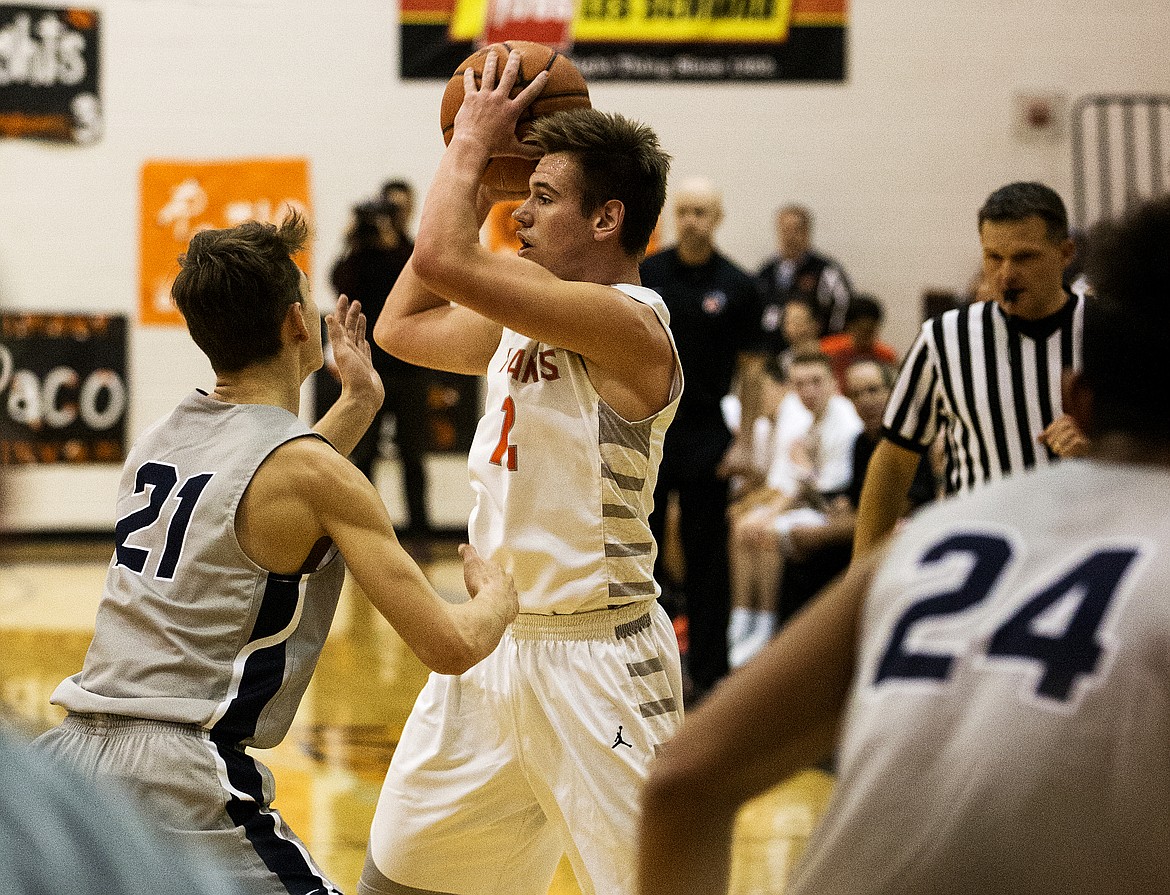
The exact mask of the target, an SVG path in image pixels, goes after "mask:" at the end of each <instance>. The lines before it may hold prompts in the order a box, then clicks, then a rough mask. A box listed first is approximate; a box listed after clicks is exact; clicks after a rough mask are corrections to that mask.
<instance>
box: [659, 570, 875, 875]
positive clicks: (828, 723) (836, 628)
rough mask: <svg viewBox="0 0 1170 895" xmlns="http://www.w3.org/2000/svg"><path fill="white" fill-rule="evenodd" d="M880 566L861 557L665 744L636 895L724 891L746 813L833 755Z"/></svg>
mask: <svg viewBox="0 0 1170 895" xmlns="http://www.w3.org/2000/svg"><path fill="white" fill-rule="evenodd" d="M879 559H880V555H879V554H878V553H877V552H875V553H872V554H870V555H869V556H867V557H864V558H863V559H862V560H861V561H859V562H858V563H857V564H856V565H855V566H853V567H852V568H851V569H850V570H849V572H848V573H847V574H846V575H845V577H844V578H842V579H839V580H838V581H837V582H835V583H834V584H833V585H831V586H830V587H829V588H828V589H827V590H825V591H824V592H823V593H822V594H821V596H820V597H818V598H817V599H816V600H815V601H814V602H813V603H812V604H810V606H809V607H808V609H806V610H805V611H804V612H802V613H801V614H799V615H798V616H797V617H796V618H795V619H793V620H792V622H791V623H790V624H789V625H788V626H787V627H786V628H784V630H783V631H782V632H781V633H780V634H779V635H778V636H777V637H775V638H774V639H773V640H772V642H771V643H770V644H769V645H768V646H767V647H766V648H765V649H764V651H763V652H761V653H760V655H759V656H758V657H757V658H756V659H754V660H753V661H751V662H749V663H748V664H747V665H745V666H744V667H743V668H742V669H741V670H739V671H737V672H735V673H734V674H733V675H731V676H730V677H728V678H727V679H726V680H725V681H724V682H723V683H722V684H721V685H720V686H719V687H718V688H716V690H715V691H714V693H712V695H711V696H710V697H709V698H708V699H707V700H706V701H705V702H704V703H703V704H702V705H701V706H700V707H699V708H698V709H697V710H696V711H695V712H694V714H693V715H691V716H689V717H688V718H687V720H686V722H685V723H684V724H683V727H682V730H681V731H680V732H679V733H678V735H677V736H676V737H675V738H674V739H673V740H671V741H670V742H668V743H667V744H666V746H664V747H663V750H662V753H661V754H660V756H659V757H658V758H657V759H656V760H655V763H654V764H653V766H652V769H651V774H650V780H649V783H648V784H647V786H646V790H645V793H644V795H643V815H642V829H641V839H640V843H639V855H638V863H639V888H638V892H639V895H718V893H724V892H726V891H727V884H728V866H729V862H730V853H731V834H732V828H733V825H734V822H735V818H736V814H737V813H738V811H739V808H740V807H741V806H742V805H743V804H744V803H745V802H747V801H748V800H749V799H751V798H753V797H754V796H756V795H758V794H760V793H761V792H763V791H764V790H766V789H767V788H768V787H770V786H772V785H774V784H776V783H779V782H780V781H781V780H783V779H784V778H786V777H787V776H789V775H790V774H792V773H793V772H795V771H797V770H800V769H801V768H803V767H806V766H808V765H809V764H812V763H813V762H815V761H817V760H818V759H821V758H823V757H824V756H825V755H827V754H828V753H829V751H830V749H831V748H832V745H833V741H834V738H835V735H836V728H837V723H838V720H839V717H840V713H841V709H842V707H843V706H844V704H845V699H846V697H847V694H848V691H849V685H850V682H851V680H852V675H853V661H854V647H855V641H856V628H857V623H858V612H859V607H860V606H861V603H862V600H863V598H864V596H865V593H866V591H867V590H868V587H869V580H870V577H871V574H872V570H873V568H874V567H875V565H876V563H877V562H878V561H879Z"/></svg>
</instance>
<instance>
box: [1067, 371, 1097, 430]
mask: <svg viewBox="0 0 1170 895" xmlns="http://www.w3.org/2000/svg"><path fill="white" fill-rule="evenodd" d="M1060 388H1061V391H1062V393H1063V396H1062V399H1063V402H1064V409H1065V412H1066V413H1068V415H1069V416H1071V417H1072V418H1073V419H1074V420H1076V423H1077V426H1079V427H1080V430H1081V431H1082V432H1084V433H1085V434H1086V435H1089V434H1091V433H1092V432H1093V403H1094V397H1095V396H1094V395H1093V390H1092V389H1091V388H1089V384H1088V383H1087V382H1086V381H1085V377H1084V376H1083V375H1082V374H1081V373H1080V372H1079V371H1077V370H1065V371H1064V373H1063V375H1062V376H1061V379H1060Z"/></svg>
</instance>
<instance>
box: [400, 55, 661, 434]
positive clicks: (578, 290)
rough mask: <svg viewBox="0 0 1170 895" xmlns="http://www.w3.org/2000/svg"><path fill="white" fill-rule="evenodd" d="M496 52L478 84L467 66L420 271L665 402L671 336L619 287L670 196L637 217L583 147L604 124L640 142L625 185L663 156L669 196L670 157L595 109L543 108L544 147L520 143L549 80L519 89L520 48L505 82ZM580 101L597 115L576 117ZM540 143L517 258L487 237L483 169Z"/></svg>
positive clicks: (538, 127)
mask: <svg viewBox="0 0 1170 895" xmlns="http://www.w3.org/2000/svg"><path fill="white" fill-rule="evenodd" d="M494 60H495V57H494V56H491V57H489V58H488V60H487V62H485V64H484V71H483V80H482V83H481V85H480V86H479V87H477V86H476V84H475V80H474V76H473V75H468V78H467V81H466V84H465V89H466V95H465V97H464V101H463V105H462V106H461V107H460V110H459V113H458V115H457V116H456V118H455V126H454V136H453V137H452V140H451V143H450V145H449V147H448V149H447V151H446V153H444V156H443V159H442V161H441V162H440V165H439V171H438V173H437V175H436V178H435V185H434V186H433V187H432V188H431V190H430V192H429V194H428V196H427V200H426V204H425V205H424V208H423V215H422V222H421V225H420V228H419V235H418V241H417V243H416V249H415V257H414V270H415V273H416V274H417V275H418V276H419V278H420V279H421V280H422V281H423V282H424V283H425V284H426V286H427V287H429V288H430V289H431V290H432V291H433V292H434V293H435V294H437V295H439V296H442V297H443V298H445V299H449V300H451V301H453V302H457V303H458V304H460V305H462V306H463V307H465V308H469V309H471V310H474V311H476V312H478V313H479V314H481V315H483V316H484V317H487V318H490V319H492V320H494V321H496V322H497V323H499V324H500V325H502V326H504V327H507V328H508V329H512V330H515V331H517V332H520V333H523V334H524V335H526V336H529V337H530V338H533V339H538V340H540V341H542V342H545V343H547V344H550V345H555V346H557V347H561V348H566V349H568V350H570V351H574V352H576V353H578V354H581V355H582V356H583V357H585V358H586V359H587V360H589V361H590V362H591V363H592V366H591V371H596V372H599V373H600V374H602V376H603V377H611V378H613V379H615V380H617V381H618V382H620V383H622V385H623V387H624V388H625V389H626V390H627V391H631V392H633V393H634V394H635V395H637V399H636V400H634V401H633V402H632V403H633V405H634V406H635V408H637V409H638V410H640V411H643V412H653V411H655V410H657V409H660V408H661V407H662V406H663V405H664V404H665V403H666V401H667V400H668V395H669V391H670V384H671V380H672V377H673V373H674V356H673V352H672V350H671V346H670V342H669V339H668V337H667V335H666V333H665V331H664V329H663V327H662V325H661V323H660V322H659V321H658V319H657V317H656V316H655V314H654V312H653V311H652V310H651V309H650V308H649V307H647V306H646V305H645V304H643V303H641V302H637V301H634V300H632V299H630V298H629V297H628V296H627V295H625V294H624V293H622V292H620V291H618V290H615V289H612V288H610V286H611V284H617V283H629V284H637V283H638V269H637V263H638V258H639V257H640V254H641V252H642V251H643V249H644V248H645V243H646V241H647V240H648V238H649V234H650V232H651V230H652V229H653V224H654V220H656V218H657V210H658V209H660V208H661V198H659V199H658V201H657V206H656V208H655V212H654V216H653V218H654V219H652V220H649V222H648V223H647V221H645V220H642V218H646V217H648V215H647V214H644V213H641V214H639V215H638V218H639V219H638V220H632V217H633V215H632V214H631V212H630V209H629V208H628V207H627V206H628V205H629V204H630V203H629V202H626V201H623V200H622V199H621V198H610V197H608V196H604V195H600V194H599V195H592V194H591V193H592V192H595V191H590V192H587V188H586V182H587V178H586V177H585V173H584V171H583V168H582V164H583V162H582V158H583V157H584V155H585V153H584V152H583V151H577V150H576V148H575V147H576V145H577V143H580V142H587V141H588V140H589V139H590V136H591V135H590V134H589V133H587V132H588V131H589V130H590V129H597V128H604V129H606V132H605V134H604V140H605V142H606V143H607V144H612V142H613V139H614V136H615V134H616V135H617V137H618V139H622V140H625V141H626V142H627V143H628V144H630V147H631V149H630V151H629V152H619V153H618V154H617V155H618V156H619V157H620V156H623V155H625V156H629V157H630V164H632V166H633V168H634V170H631V171H627V172H625V173H624V180H625V181H627V183H626V186H627V187H629V186H630V184H629V182H630V181H635V180H639V179H640V178H639V176H638V172H637V170H636V169H637V166H638V165H640V164H647V163H648V164H658V165H660V166H661V168H662V170H660V171H658V172H657V173H658V174H659V175H661V176H659V177H658V178H657V181H658V182H661V183H662V192H663V197H662V198H664V194H665V165H666V164H667V162H666V159H665V156H663V155H662V154H661V152H660V151H659V150H658V146H657V141H656V140H655V139H654V138H653V134H652V133H650V132H649V130H648V129H644V128H640V126H638V125H636V124H634V123H633V122H628V121H625V120H624V119H619V118H618V117H617V116H605V115H603V114H602V113H598V112H593V110H574V112H566V113H561V114H560V115H553V116H547V117H541V118H538V119H536V121H535V122H534V123H533V125H532V137H531V139H532V140H533V141H535V143H536V144H538V145H540V146H541V148H538V149H535V150H534V148H533V147H532V146H529V147H527V148H525V147H523V146H521V145H520V144H519V143H518V142H517V140H516V134H515V131H516V124H517V121H518V120H519V116H520V115H521V113H522V112H523V110H524V108H525V107H526V106H527V104H528V103H529V102H531V100H532V99H533V98H534V97H535V96H536V95H537V93H538V92H539V89H540V88H541V87H542V86H543V83H544V79H543V77H542V76H537V77H536V78H535V79H534V80H533V81H532V83H531V84H529V86H528V87H526V88H525V89H524V90H522V91H521V92H520V93H519V94H518V95H517V96H516V97H514V98H513V97H512V96H511V92H512V88H513V87H514V85H515V82H516V77H517V72H518V70H519V57H518V56H517V55H516V54H515V53H513V54H512V55H511V57H510V58H509V61H508V63H507V65H506V66H505V67H504V70H503V73H502V74H501V75H500V78H499V82H498V84H497V81H496V70H495V67H496V63H495V61H494ZM577 111H588V112H592V113H593V115H592V117H585V116H581V115H577V116H576V117H573V116H574V114H575V112H577ZM554 121H557V122H558V125H554V124H553V122H554ZM560 125H563V127H560ZM557 128H559V130H560V131H561V132H559V133H558V140H557V141H556V145H553V141H550V140H546V139H544V135H545V134H546V132H547V131H548V130H549V129H557ZM581 131H585V132H586V133H581ZM565 132H567V133H565ZM560 138H564V139H560ZM651 144H652V145H651ZM534 151H535V152H537V153H538V154H539V153H540V152H542V151H543V155H542V157H541V160H540V162H539V164H538V165H537V167H536V171H535V172H534V173H533V175H532V178H531V182H530V185H531V192H530V195H529V197H528V199H527V200H526V201H525V203H524V204H523V205H522V206H521V208H520V209H518V210H517V211H516V212H514V214H513V217H515V219H516V220H517V222H518V223H519V224H520V230H519V233H518V236H519V239H520V243H521V249H520V252H519V257H516V256H507V255H502V254H498V253H493V252H490V251H489V250H487V249H486V248H484V247H483V246H482V245H481V244H480V240H479V220H478V215H477V201H476V200H477V197H478V194H479V189H480V183H481V180H482V176H483V173H484V171H485V169H486V168H487V165H488V163H489V161H490V160H491V158H492V157H493V156H499V155H508V154H511V155H518V154H520V153H524V152H526V153H528V154H532V153H533V152H534ZM647 159H650V160H651V161H649V162H647ZM646 179H648V180H654V179H655V178H653V177H648V178H646ZM608 186H611V187H614V188H615V189H616V188H620V187H619V185H617V184H613V183H610V184H608ZM637 188H638V187H637V186H636V185H634V186H633V187H632V189H634V190H636V189H637ZM642 204H643V205H653V204H654V202H653V201H649V202H643V203H642ZM582 224H584V226H582Z"/></svg>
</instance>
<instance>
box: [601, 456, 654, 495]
mask: <svg viewBox="0 0 1170 895" xmlns="http://www.w3.org/2000/svg"><path fill="white" fill-rule="evenodd" d="M601 474H602V475H603V476H605V478H607V479H609V480H610V481H611V482H613V483H614V484H615V485H617V486H618V487H619V488H621V489H622V490H623V491H641V490H642V487H643V486H644V485H645V484H646V478H645V476H633V475H622V474H621V473H619V472H614V471H613V470H612V469H610V468H609V464H608V463H602V464H601Z"/></svg>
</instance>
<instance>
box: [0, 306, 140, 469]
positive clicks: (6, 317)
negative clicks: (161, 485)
mask: <svg viewBox="0 0 1170 895" xmlns="http://www.w3.org/2000/svg"><path fill="white" fill-rule="evenodd" d="M128 404H129V393H128V391H127V388H126V318H125V317H124V316H121V315H98V316H91V315H86V314H21V313H17V312H12V311H8V312H4V313H0V463H2V464H5V465H20V464H29V463H121V462H122V460H123V459H124V458H125V454H126V410H127V407H128Z"/></svg>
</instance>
